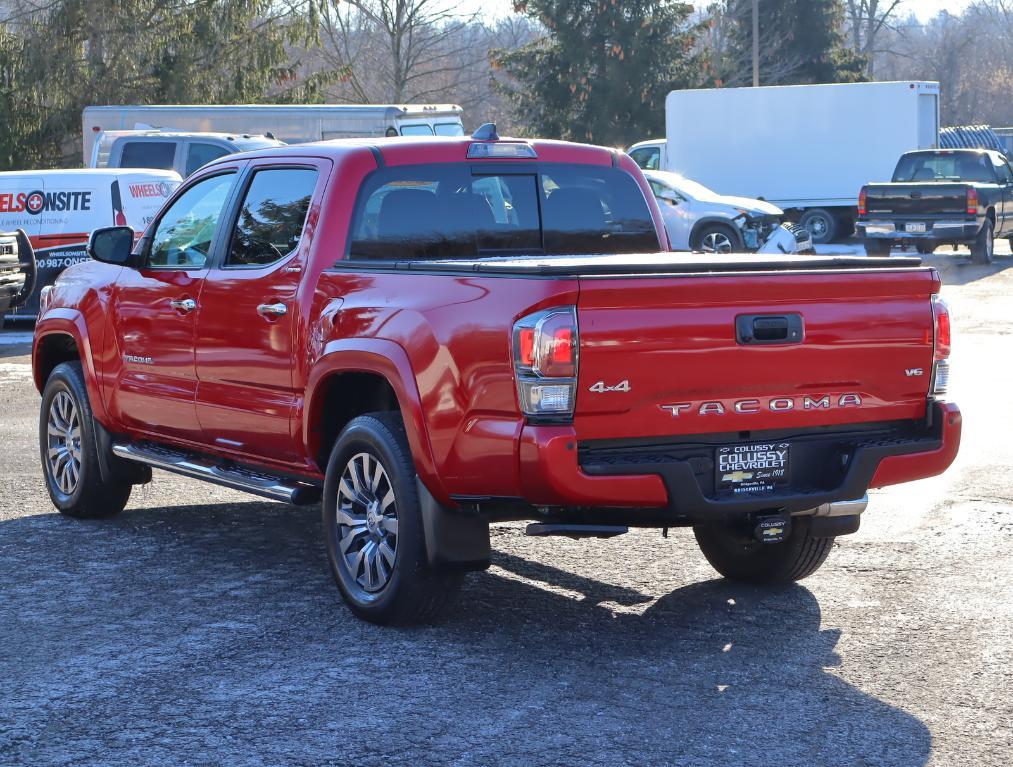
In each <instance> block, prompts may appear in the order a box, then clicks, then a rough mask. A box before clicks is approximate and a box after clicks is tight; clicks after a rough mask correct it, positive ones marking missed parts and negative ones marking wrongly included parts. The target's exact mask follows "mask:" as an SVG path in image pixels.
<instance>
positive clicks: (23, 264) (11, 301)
mask: <svg viewBox="0 0 1013 767" xmlns="http://www.w3.org/2000/svg"><path fill="white" fill-rule="evenodd" d="M36 274H37V272H36V265H35V251H34V250H32V243H31V242H29V240H28V235H27V234H25V232H24V230H23V229H18V230H17V231H16V232H0V328H2V327H3V324H4V315H5V314H7V312H8V311H10V310H11V309H13V308H14V307H16V306H21V304H23V303H25V301H27V300H28V297H29V296H30V295H31V294H32V290H34V289H35V279H36Z"/></svg>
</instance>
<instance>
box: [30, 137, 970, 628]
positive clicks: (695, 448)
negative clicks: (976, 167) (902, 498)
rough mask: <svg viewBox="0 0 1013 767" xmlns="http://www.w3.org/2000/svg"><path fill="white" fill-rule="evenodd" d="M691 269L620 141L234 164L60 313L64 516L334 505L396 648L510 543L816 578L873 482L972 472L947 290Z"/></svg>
mask: <svg viewBox="0 0 1013 767" xmlns="http://www.w3.org/2000/svg"><path fill="white" fill-rule="evenodd" d="M667 249H668V242H667V238H666V236H665V229H664V223H663V221H662V218H661V214H660V211H659V210H658V206H657V203H656V202H655V200H654V197H653V195H652V194H651V189H650V186H649V185H648V184H647V182H646V180H645V178H644V176H643V174H642V173H641V172H640V170H639V169H638V168H637V166H636V165H635V164H634V163H633V161H632V160H631V159H630V158H628V157H627V156H625V155H622V154H620V153H617V152H615V151H613V150H609V149H605V148H601V147H593V146H587V145H577V144H570V143H563V142H554V141H539V140H531V141H528V140H506V139H500V138H499V137H498V136H497V134H496V131H495V128H494V126H483V128H480V129H479V130H478V131H477V132H476V133H475V135H474V136H472V137H470V138H465V137H461V138H435V137H434V138H411V139H404V138H401V139H397V140H389V141H388V140H384V139H378V140H342V141H336V142H328V143H320V144H316V145H310V144H303V145H300V146H295V147H286V148H279V149H267V150H263V151H257V152H253V153H247V154H242V155H234V156H230V157H227V158H222V159H220V160H218V161H215V162H213V163H211V164H209V165H208V166H206V167H204V168H201V169H200V170H199V171H198V172H196V173H195V174H194V175H193V176H191V177H190V178H188V179H187V180H186V181H185V182H184V184H183V185H182V186H181V187H180V188H179V189H178V190H177V191H176V192H175V193H174V194H173V196H172V197H171V198H170V199H169V200H168V201H167V202H166V204H165V206H164V207H163V208H162V210H161V211H160V212H159V213H158V215H157V216H155V218H154V220H153V221H152V222H151V224H150V225H149V226H148V227H147V229H146V230H145V232H144V234H143V236H142V237H141V238H140V239H139V240H138V241H137V243H136V244H135V243H134V238H133V234H132V232H131V230H130V229H127V228H123V227H110V228H106V229H100V230H98V231H96V232H94V233H93V234H92V237H91V240H90V243H89V250H90V253H91V256H92V259H93V260H91V261H89V262H85V263H83V264H80V265H77V266H74V267H72V268H70V269H68V270H67V272H66V273H65V274H64V275H63V276H61V278H60V279H59V281H58V282H57V283H56V285H55V286H53V287H51V288H49V289H48V290H47V291H46V294H45V296H44V300H43V308H42V314H41V317H40V319H39V321H38V325H37V328H36V333H35V341H34V347H33V370H34V378H35V383H36V386H37V387H38V389H39V391H40V392H41V394H42V404H41V411H40V419H39V438H40V450H41V456H42V465H43V468H44V474H45V482H46V486H47V487H48V490H49V494H50V496H51V498H52V501H53V503H54V504H55V506H56V508H57V509H58V510H59V511H61V512H62V513H64V514H67V515H70V516H73V517H83V518H94V517H108V516H110V515H113V514H116V513H118V512H120V511H121V510H122V509H123V508H124V506H125V505H126V503H127V500H128V498H129V496H130V493H131V488H132V486H134V485H136V484H141V483H144V482H147V481H149V480H150V478H151V470H152V469H153V468H156V469H162V470H167V471H170V472H176V473H179V474H183V475H188V476H191V477H194V478H197V479H201V480H206V481H208V482H214V483H218V484H220V485H225V486H227V487H231V488H236V489H239V490H242V491H246V492H249V493H252V494H254V495H258V496H264V497H267V498H272V499H276V500H280V501H285V502H288V503H293V504H315V503H320V508H321V516H322V526H323V538H324V541H325V543H326V549H327V553H328V558H329V562H330V568H331V570H332V571H333V575H334V577H335V579H336V581H337V585H338V587H339V589H340V591H341V594H342V595H343V597H344V599H345V600H346V602H347V603H348V605H349V606H350V607H351V609H352V610H353V612H354V613H355V614H357V615H358V616H360V617H362V618H365V619H367V620H370V621H374V622H378V623H389V622H412V621H417V620H423V619H428V618H430V617H432V616H434V615H435V614H437V613H438V612H439V611H440V610H441V609H442V608H443V607H444V606H445V605H447V604H448V603H449V602H450V600H451V597H452V596H453V595H454V593H455V591H456V590H457V589H458V587H459V585H460V583H461V579H462V577H463V573H464V572H466V571H468V570H475V569H481V568H484V567H487V566H488V564H489V560H490V545H489V525H490V523H491V522H501V521H507V520H512V521H518V520H527V521H529V522H530V523H531V524H529V525H528V527H527V528H526V531H527V533H528V534H529V535H533V536H548V535H566V536H571V537H573V538H588V537H592V538H593V537H599V538H601V537H610V536H615V535H619V534H622V533H625V532H627V531H628V529H629V528H631V527H640V528H644V527H646V528H656V529H661V530H667V528H670V527H692V528H693V530H694V533H695V535H696V539H697V541H698V542H699V545H700V548H701V549H702V551H703V554H704V555H705V556H706V558H707V559H708V560H709V561H710V562H711V563H712V564H713V566H714V567H715V568H716V569H717V571H718V572H719V573H721V574H723V575H724V576H726V577H728V578H733V579H738V580H742V581H747V582H751V583H783V582H787V581H793V580H796V579H799V578H803V577H805V576H807V575H809V574H810V573H812V572H814V571H815V570H816V569H817V568H818V567H819V566H820V565H821V564H822V563H823V561H824V560H825V559H826V557H827V555H828V554H829V552H830V550H831V547H832V545H833V542H834V539H835V538H836V537H838V536H842V535H846V534H848V533H853V532H855V530H857V529H858V526H859V521H860V515H861V514H862V512H863V511H864V510H865V508H866V504H867V491H868V489H869V488H875V487H882V486H884V485H892V484H895V483H899V482H907V481H909V480H913V479H918V478H920V477H928V476H932V475H935V474H938V473H940V472H942V471H943V470H944V469H945V468H946V467H947V466H948V465H949V464H950V463H951V461H952V460H953V458H954V455H955V454H956V452H957V446H958V443H959V438H960V425H961V420H960V413H959V411H958V409H957V407H956V406H955V405H953V404H951V403H949V402H947V401H946V398H945V393H946V384H947V379H948V374H947V371H948V367H947V357H948V354H949V346H950V321H949V315H948V313H947V310H946V307H945V305H944V304H943V303H942V302H941V301H940V300H939V298H938V293H939V288H940V281H939V277H938V275H937V274H936V272H935V271H933V270H932V269H929V268H923V267H921V266H920V265H919V262H918V260H917V259H908V258H895V259H875V258H868V259H867V258H864V257H863V258H855V257H842V258H831V257H815V256H814V257H805V256H783V257H774V256H756V255H752V256H750V255H743V256H734V257H732V258H723V257H715V256H692V255H686V254H673V253H670V252H666V251H667Z"/></svg>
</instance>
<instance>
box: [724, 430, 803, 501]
mask: <svg viewBox="0 0 1013 767" xmlns="http://www.w3.org/2000/svg"><path fill="white" fill-rule="evenodd" d="M790 451H791V446H790V445H789V444H788V443H787V442H756V443H753V444H750V445H730V446H728V447H719V448H718V449H717V455H716V456H715V457H716V460H715V462H714V464H715V467H716V469H717V477H716V478H715V479H716V483H715V484H716V485H717V488H718V490H730V491H731V492H734V493H754V492H763V491H767V490H773V489H774V487H775V486H776V485H783V484H785V483H786V482H787V481H788V477H789V472H788V470H789V459H790Z"/></svg>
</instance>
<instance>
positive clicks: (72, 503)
mask: <svg viewBox="0 0 1013 767" xmlns="http://www.w3.org/2000/svg"><path fill="white" fill-rule="evenodd" d="M93 418H94V416H93V415H92V412H91V403H90V402H89V400H88V390H87V389H86V388H85V383H84V374H83V373H82V371H81V363H80V362H63V363H60V364H59V365H57V366H56V367H55V368H54V369H53V372H52V373H51V374H50V376H49V380H48V381H46V388H45V389H44V390H43V392H42V410H41V412H40V414H39V450H40V452H41V454H42V470H43V473H44V474H45V478H46V489H48V490H49V497H50V498H51V499H52V501H53V505H54V506H56V508H57V510H58V511H59V512H60V513H61V514H66V515H67V516H69V517H78V518H80V519H96V518H99V517H111V516H113V515H114V514H119V513H120V512H121V511H123V508H124V507H125V506H126V505H127V500H128V499H129V498H130V489H131V485H130V483H128V482H122V481H118V480H105V479H103V478H102V472H101V470H100V468H99V456H98V446H97V445H98V443H97V441H96V439H95V424H94V420H93Z"/></svg>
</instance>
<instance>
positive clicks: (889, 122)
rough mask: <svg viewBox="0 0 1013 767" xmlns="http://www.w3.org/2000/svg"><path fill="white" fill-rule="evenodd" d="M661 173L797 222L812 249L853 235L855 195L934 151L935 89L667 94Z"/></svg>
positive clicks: (913, 85) (902, 85) (872, 86)
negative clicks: (914, 154) (756, 201)
mask: <svg viewBox="0 0 1013 767" xmlns="http://www.w3.org/2000/svg"><path fill="white" fill-rule="evenodd" d="M665 132H666V139H667V142H666V147H665V150H666V151H665V153H664V165H665V168H666V169H667V170H671V171H674V172H676V173H679V174H680V175H683V176H685V177H686V178H690V179H693V180H694V181H698V182H700V183H701V184H703V185H704V186H708V187H710V188H711V189H713V190H714V191H716V192H719V193H721V194H727V195H735V196H739V197H757V198H762V199H764V200H768V201H770V202H772V203H773V204H774V205H777V206H778V207H779V208H782V209H784V210H785V211H786V212H789V213H794V214H796V215H798V216H799V222H800V223H801V224H802V225H804V226H805V227H806V228H807V229H808V230H809V231H810V233H811V234H812V237H813V241H814V242H817V243H826V242H830V241H831V240H833V239H835V238H836V237H839V236H840V237H844V236H848V235H850V234H851V233H852V232H853V231H854V219H855V214H856V206H857V204H858V192H859V190H861V188H862V186H863V185H864V184H867V183H869V182H874V181H888V180H889V179H890V178H891V176H892V174H893V169H894V166H895V165H896V164H897V158H898V157H900V156H901V154H903V153H904V152H908V151H910V150H912V149H934V148H936V147H937V146H938V142H939V83H935V82H884V83H847V84H841V85H787V86H771V87H760V88H712V89H701V90H685V91H672V92H671V93H669V94H668V97H667V98H666V99H665Z"/></svg>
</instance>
